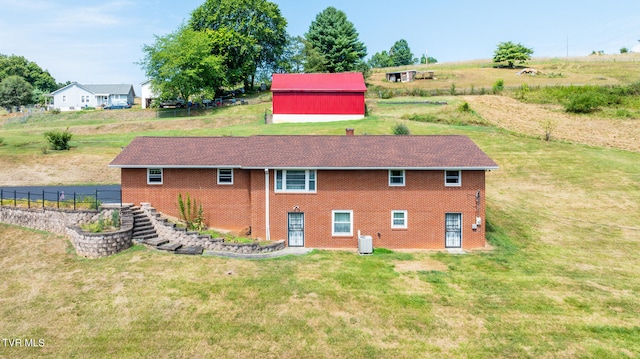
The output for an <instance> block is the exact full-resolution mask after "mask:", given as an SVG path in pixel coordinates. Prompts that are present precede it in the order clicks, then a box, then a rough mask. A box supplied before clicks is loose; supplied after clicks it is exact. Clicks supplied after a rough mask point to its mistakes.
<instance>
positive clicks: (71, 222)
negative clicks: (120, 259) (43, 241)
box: [0, 205, 133, 258]
mask: <svg viewBox="0 0 640 359" xmlns="http://www.w3.org/2000/svg"><path fill="white" fill-rule="evenodd" d="M114 211H120V208H119V206H118V207H116V206H109V205H104V206H103V207H101V210H100V211H95V210H67V209H55V208H21V207H8V206H2V207H0V222H3V223H8V224H13V225H17V226H21V227H26V228H32V229H37V230H41V231H47V232H52V233H56V234H60V235H65V236H68V237H69V238H70V239H71V243H72V244H73V246H74V247H75V249H76V252H77V253H78V255H80V256H84V257H88V258H100V257H106V256H109V255H111V254H115V253H118V252H120V251H122V250H124V249H127V248H129V247H131V244H132V243H131V233H132V231H133V217H132V215H131V214H130V212H126V211H120V219H121V223H122V224H121V227H120V230H118V231H115V232H103V233H89V232H85V231H83V230H82V229H81V228H80V226H81V225H83V224H87V223H91V222H95V221H97V220H98V219H99V218H100V217H102V218H111V215H112V213H113V212H114Z"/></svg>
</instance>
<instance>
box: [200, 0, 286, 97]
mask: <svg viewBox="0 0 640 359" xmlns="http://www.w3.org/2000/svg"><path fill="white" fill-rule="evenodd" d="M189 26H190V27H191V28H192V29H194V30H196V31H203V30H211V31H213V32H214V33H215V32H218V31H221V32H223V33H226V34H230V36H231V37H232V38H231V39H229V40H230V41H225V42H214V43H213V44H212V45H213V46H212V47H211V52H212V54H214V55H218V56H222V57H223V58H224V64H225V66H226V67H227V71H228V75H229V78H228V81H229V82H230V83H231V84H232V85H234V84H236V83H240V82H243V83H244V84H245V86H247V85H249V84H250V85H253V82H254V81H253V80H254V76H255V74H256V72H257V70H258V69H259V68H275V67H276V66H277V65H278V61H279V60H280V59H281V56H282V53H283V51H284V49H285V46H286V44H287V34H286V27H287V21H286V19H285V18H284V17H282V15H281V13H280V9H279V8H278V5H276V4H274V3H272V2H269V1H267V0H207V1H206V2H205V3H204V4H202V5H201V6H200V7H198V8H197V9H195V10H194V11H193V12H192V13H191V19H190V21H189Z"/></svg>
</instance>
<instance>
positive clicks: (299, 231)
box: [288, 212, 304, 247]
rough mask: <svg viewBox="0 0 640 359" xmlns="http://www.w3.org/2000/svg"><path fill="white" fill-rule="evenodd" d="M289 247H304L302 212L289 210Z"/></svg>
mask: <svg viewBox="0 0 640 359" xmlns="http://www.w3.org/2000/svg"><path fill="white" fill-rule="evenodd" d="M288 238H289V247H304V213H302V212H289V235H288Z"/></svg>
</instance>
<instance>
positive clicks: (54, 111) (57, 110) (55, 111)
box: [51, 108, 60, 115]
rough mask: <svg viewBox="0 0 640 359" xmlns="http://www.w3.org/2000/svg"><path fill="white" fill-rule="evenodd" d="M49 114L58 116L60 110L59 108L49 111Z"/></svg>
mask: <svg viewBox="0 0 640 359" xmlns="http://www.w3.org/2000/svg"><path fill="white" fill-rule="evenodd" d="M51 114H52V115H59V114H60V109H59V108H54V109H52V110H51Z"/></svg>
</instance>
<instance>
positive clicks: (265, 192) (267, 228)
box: [264, 168, 271, 241]
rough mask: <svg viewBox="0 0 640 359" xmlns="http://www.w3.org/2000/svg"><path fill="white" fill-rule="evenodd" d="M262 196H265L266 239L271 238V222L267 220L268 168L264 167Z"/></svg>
mask: <svg viewBox="0 0 640 359" xmlns="http://www.w3.org/2000/svg"><path fill="white" fill-rule="evenodd" d="M264 196H265V201H264V203H265V205H264V207H265V208H264V213H265V222H264V223H265V229H266V234H265V239H266V240H267V241H270V240H271V223H270V220H269V217H270V216H269V169H268V168H265V169H264Z"/></svg>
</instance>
